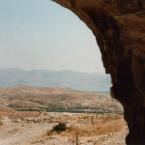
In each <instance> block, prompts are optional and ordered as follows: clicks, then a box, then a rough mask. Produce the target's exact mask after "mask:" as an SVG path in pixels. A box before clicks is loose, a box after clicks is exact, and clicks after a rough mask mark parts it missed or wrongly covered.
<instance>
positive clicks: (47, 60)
mask: <svg viewBox="0 0 145 145" xmlns="http://www.w3.org/2000/svg"><path fill="white" fill-rule="evenodd" d="M12 67H13V68H24V69H53V70H64V69H65V70H76V71H81V72H96V73H104V68H103V65H102V61H101V56H100V52H99V49H98V46H97V44H96V41H95V38H94V36H93V34H92V33H91V31H90V30H89V29H88V28H87V27H86V26H85V24H84V23H83V22H81V21H80V20H79V18H77V17H76V16H75V15H74V14H73V13H72V12H70V11H68V10H66V9H64V8H62V7H60V6H59V5H57V4H55V3H54V2H51V1H50V0H0V68H12Z"/></svg>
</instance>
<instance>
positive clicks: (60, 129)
mask: <svg viewBox="0 0 145 145" xmlns="http://www.w3.org/2000/svg"><path fill="white" fill-rule="evenodd" d="M65 130H66V123H61V122H60V123H58V124H57V125H55V126H54V127H53V128H52V131H56V132H57V133H61V132H63V131H65Z"/></svg>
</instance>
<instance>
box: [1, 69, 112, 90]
mask: <svg viewBox="0 0 145 145" xmlns="http://www.w3.org/2000/svg"><path fill="white" fill-rule="evenodd" d="M18 85H26V86H34V87H60V88H64V87H65V88H72V89H75V90H83V91H97V92H109V90H110V86H111V78H110V76H109V75H103V74H95V73H81V72H75V71H50V70H30V71H26V70H23V69H14V68H12V69H0V87H1V88H4V87H14V86H18Z"/></svg>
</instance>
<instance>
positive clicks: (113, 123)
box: [47, 116, 125, 137]
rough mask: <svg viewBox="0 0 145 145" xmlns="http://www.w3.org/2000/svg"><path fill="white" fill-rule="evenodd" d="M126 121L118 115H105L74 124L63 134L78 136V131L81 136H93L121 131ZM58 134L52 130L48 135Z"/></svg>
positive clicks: (62, 134)
mask: <svg viewBox="0 0 145 145" xmlns="http://www.w3.org/2000/svg"><path fill="white" fill-rule="evenodd" d="M124 126H125V125H124V122H123V121H122V119H121V118H119V117H116V118H112V117H108V116H107V117H104V118H100V119H94V120H93V124H92V122H90V123H88V124H72V125H70V126H68V127H67V129H66V131H64V132H62V133H61V134H60V135H61V136H72V135H74V136H76V134H77V133H78V135H79V137H91V136H96V135H105V134H108V133H117V132H121V131H122V130H123V129H124ZM54 134H55V135H56V134H57V133H54V132H52V131H48V132H47V135H48V136H49V135H54Z"/></svg>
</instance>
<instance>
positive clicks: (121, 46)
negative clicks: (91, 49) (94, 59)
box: [53, 0, 145, 145]
mask: <svg viewBox="0 0 145 145" xmlns="http://www.w3.org/2000/svg"><path fill="white" fill-rule="evenodd" d="M53 1H55V2H57V3H58V4H60V5H62V6H63V7H66V8H68V9H70V10H71V11H73V12H74V13H75V14H76V15H78V16H79V18H80V19H81V20H82V21H84V22H85V23H86V25H87V26H88V27H89V28H90V29H91V30H92V32H93V33H94V35H95V37H96V40H97V42H98V45H99V47H100V50H101V53H102V59H103V63H104V66H105V69H106V73H109V74H110V75H111V77H112V84H113V87H112V88H111V93H112V96H113V97H114V98H116V99H117V100H119V101H120V102H121V104H122V105H123V106H124V111H125V114H124V117H125V120H126V121H127V123H128V127H129V134H128V136H127V137H126V143H127V145H145V27H144V26H145V12H144V10H145V2H144V0H110V1H109V0H53Z"/></svg>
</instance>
